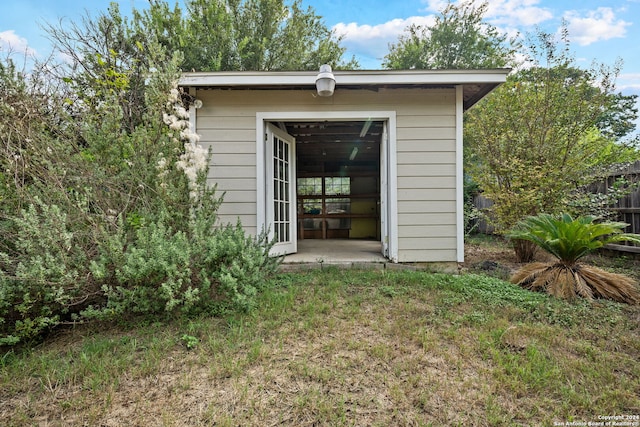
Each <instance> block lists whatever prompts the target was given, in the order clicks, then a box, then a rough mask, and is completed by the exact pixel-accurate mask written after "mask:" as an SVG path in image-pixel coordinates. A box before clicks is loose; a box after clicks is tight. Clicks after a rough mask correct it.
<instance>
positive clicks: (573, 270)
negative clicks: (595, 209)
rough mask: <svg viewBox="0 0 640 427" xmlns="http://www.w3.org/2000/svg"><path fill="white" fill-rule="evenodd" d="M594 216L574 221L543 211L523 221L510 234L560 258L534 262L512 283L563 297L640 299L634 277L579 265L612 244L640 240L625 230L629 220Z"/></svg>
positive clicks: (623, 300) (518, 273)
mask: <svg viewBox="0 0 640 427" xmlns="http://www.w3.org/2000/svg"><path fill="white" fill-rule="evenodd" d="M595 220H596V218H595V217H591V216H585V217H580V218H576V219H573V218H572V217H571V216H570V215H568V214H563V215H562V216H561V217H560V218H556V217H554V216H552V215H548V214H540V215H538V216H535V217H529V218H526V219H524V220H522V221H520V222H519V223H518V225H517V226H516V227H515V228H514V229H513V230H512V231H511V232H510V233H509V236H510V237H511V238H513V239H520V240H527V241H530V242H533V243H535V244H536V245H538V246H539V247H540V248H542V249H544V250H545V251H547V252H549V253H550V254H552V255H553V256H555V257H556V258H557V259H558V262H556V263H551V264H548V263H539V262H537V263H531V264H529V265H527V266H525V267H523V268H522V269H520V271H518V272H517V273H516V274H514V275H513V277H512V278H511V281H512V282H513V283H518V284H520V285H521V286H523V287H525V288H527V289H534V290H543V291H547V292H549V293H550V294H552V295H554V296H557V297H560V298H568V299H571V298H574V297H576V296H581V297H584V298H588V299H591V298H593V297H597V298H608V299H613V300H615V301H620V302H627V303H631V304H637V303H640V291H639V290H638V288H637V283H635V282H634V280H633V279H631V278H629V277H627V276H624V275H620V274H614V273H609V272H607V271H604V270H602V269H599V268H597V267H592V266H588V265H581V264H578V263H577V261H578V260H579V259H580V258H582V257H584V256H585V255H587V254H589V253H591V252H593V251H595V250H598V249H600V248H602V247H603V246H604V245H606V244H609V243H614V242H621V241H631V242H636V243H640V236H638V235H634V234H627V233H623V232H622V230H623V229H624V227H626V225H627V224H624V223H619V222H600V223H598V222H595Z"/></svg>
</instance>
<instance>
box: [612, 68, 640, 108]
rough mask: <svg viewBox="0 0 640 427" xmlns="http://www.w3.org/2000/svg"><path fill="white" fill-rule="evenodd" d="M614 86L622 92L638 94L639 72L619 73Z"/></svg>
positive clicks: (639, 87)
mask: <svg viewBox="0 0 640 427" xmlns="http://www.w3.org/2000/svg"><path fill="white" fill-rule="evenodd" d="M616 88H617V89H618V90H620V91H622V92H631V93H635V94H639V95H640V73H622V74H620V75H619V76H618V81H617V82H616ZM639 102H640V100H639Z"/></svg>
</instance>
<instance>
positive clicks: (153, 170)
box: [0, 45, 278, 345]
mask: <svg viewBox="0 0 640 427" xmlns="http://www.w3.org/2000/svg"><path fill="white" fill-rule="evenodd" d="M146 55H147V56H145V61H146V62H145V63H146V64H147V65H145V71H144V72H141V75H142V74H144V75H145V80H144V89H143V90H140V91H138V89H135V91H137V95H139V96H140V98H136V100H135V101H133V100H129V99H128V98H127V97H125V98H126V99H125V98H123V94H125V93H126V92H127V91H128V90H129V89H131V87H132V86H131V84H132V82H133V81H134V80H135V78H133V77H132V76H131V75H130V74H128V72H123V73H121V72H120V71H119V70H120V68H119V67H120V66H122V67H123V68H122V70H128V68H129V66H130V64H129V65H126V66H125V65H122V64H120V63H119V62H118V59H117V56H118V55H117V52H116V53H114V54H113V57H112V59H113V60H114V61H115V62H113V63H109V62H108V61H103V60H102V59H100V60H99V61H98V63H97V66H98V67H102V68H103V69H104V70H105V74H104V76H116V75H117V76H118V77H117V79H116V80H117V81H110V80H109V79H108V78H107V77H104V76H103V77H96V80H91V79H90V78H89V77H90V76H91V71H90V70H93V68H92V67H94V66H95V65H96V64H93V63H92V61H93V59H87V61H88V64H89V65H87V68H88V70H86V72H75V71H73V69H72V70H69V71H70V74H69V75H67V76H64V78H63V79H62V80H60V81H61V82H62V84H61V87H64V88H65V90H66V91H67V92H55V91H54V92H53V93H50V92H46V91H44V90H42V86H40V85H38V84H30V82H29V80H28V78H27V79H25V80H24V82H22V83H21V79H22V78H23V76H22V75H21V74H20V73H18V72H17V71H16V70H15V68H12V65H11V64H10V63H8V64H6V65H5V64H2V68H1V70H2V73H1V74H0V80H1V81H2V83H1V84H0V85H2V86H5V87H7V88H10V90H9V91H7V92H6V93H3V95H5V94H6V96H3V97H2V98H0V110H2V111H6V112H8V113H10V114H14V112H16V111H17V109H18V108H24V107H28V108H29V110H28V113H29V114H18V113H17V112H16V113H15V114H14V115H13V116H12V119H13V121H12V123H11V124H10V126H5V125H4V122H3V124H2V125H0V139H1V142H2V145H1V147H2V151H1V154H2V156H1V157H0V165H1V166H2V169H1V170H2V171H3V176H2V180H3V182H2V184H3V186H2V193H0V194H1V195H2V198H0V207H1V210H0V212H1V214H0V228H1V229H2V231H3V232H2V235H1V237H0V345H15V344H17V343H19V342H28V341H30V340H32V339H34V338H36V337H38V336H40V335H42V334H43V333H45V332H46V331H48V330H49V329H51V328H53V327H55V326H57V325H60V324H63V323H69V322H84V321H88V320H91V319H95V318H99V319H112V318H122V317H126V316H131V315H150V316H161V317H165V316H169V315H177V314H185V313H192V312H194V311H196V312H200V311H202V312H211V311H212V310H216V311H219V310H221V309H232V310H237V309H243V310H244V309H249V308H251V307H252V306H253V304H254V303H255V302H254V301H255V297H256V294H257V291H258V290H259V288H260V286H262V285H263V284H264V282H265V281H266V279H267V276H268V275H269V274H270V273H272V272H273V271H274V270H275V268H276V267H277V262H278V260H277V259H274V258H270V257H269V255H268V253H269V248H270V242H268V241H267V240H266V238H265V237H264V236H258V237H253V236H247V235H246V234H245V233H244V231H243V229H242V228H241V227H240V225H236V226H235V227H234V226H225V225H223V224H218V223H217V216H216V211H217V209H218V206H219V204H220V203H221V198H220V197H218V196H217V195H216V190H215V188H210V187H208V186H207V184H206V175H207V168H208V165H209V155H208V153H207V151H206V150H205V149H203V148H202V147H200V146H199V145H198V144H197V143H198V136H197V135H196V134H194V133H193V132H191V130H190V129H189V122H188V113H187V111H186V109H185V106H184V105H183V104H182V101H181V94H180V92H179V90H178V89H177V88H176V87H175V84H176V81H177V78H178V76H179V71H178V64H179V62H180V60H181V59H180V56H179V55H177V56H173V57H172V59H171V60H168V61H167V60H166V58H167V55H166V54H165V53H164V52H163V50H162V48H161V47H159V46H157V45H154V46H153V47H152V48H151V49H150V50H149V51H148V52H146ZM77 59H78V60H84V59H86V58H85V57H83V56H82V55H78V57H77ZM118 64H120V65H118ZM111 71H112V72H111ZM50 78H51V77H50ZM85 88H91V89H92V90H94V92H93V96H92V97H90V98H91V99H90V100H89V99H88V98H87V102H84V97H85V96H87V95H86V94H83V93H78V92H82V91H84V90H85ZM60 94H63V95H66V96H68V98H69V99H76V100H78V101H79V102H76V103H74V105H70V104H69V103H67V102H58V101H59V100H60V98H59V96H60ZM25 99H26V100H27V101H25ZM39 100H44V101H43V102H42V101H41V102H40V104H41V105H38V102H37V101H39ZM89 101H91V102H89ZM129 102H132V103H135V104H136V105H135V106H132V105H129ZM133 107H135V110H136V114H137V117H136V118H135V119H134V120H133V119H132V121H128V120H123V118H124V117H128V118H131V114H132V111H133V110H132V109H131V108H133Z"/></svg>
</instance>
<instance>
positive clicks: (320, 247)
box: [283, 239, 388, 264]
mask: <svg viewBox="0 0 640 427" xmlns="http://www.w3.org/2000/svg"><path fill="white" fill-rule="evenodd" d="M381 251H382V243H381V242H379V241H376V240H356V239H326V240H322V239H304V240H298V252H297V253H295V254H291V255H287V256H285V257H284V260H283V263H284V264H303V263H304V264H307V263H322V264H349V263H381V264H383V263H386V262H387V261H388V260H387V259H386V258H385V257H384V256H383V255H382V253H381Z"/></svg>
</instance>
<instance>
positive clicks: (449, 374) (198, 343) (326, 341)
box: [0, 269, 640, 426]
mask: <svg viewBox="0 0 640 427" xmlns="http://www.w3.org/2000/svg"><path fill="white" fill-rule="evenodd" d="M0 356H1V358H0V420H1V421H0V424H2V425H4V426H31V425H42V426H45V425H46V426H81V425H82V426H84V425H87V426H125V425H126V426H211V425H216V426H247V425H255V426H276V425H286V426H325V425H326V426H429V425H433V426H443V425H447V426H448V425H464V426H466V425H474V426H475V425H478V426H483V425H497V426H501V425H554V422H555V423H560V422H561V423H569V422H574V423H575V422H578V423H582V422H584V423H585V424H573V425H587V424H586V423H588V422H599V421H601V422H603V421H602V420H601V419H599V417H600V416H611V415H624V416H631V417H633V416H636V417H637V416H640V397H639V396H640V363H638V361H639V360H640V307H637V306H636V307H630V306H626V305H621V304H617V303H610V302H603V301H598V302H595V303H588V302H584V301H578V302H574V303H568V302H564V301H560V300H556V299H554V298H551V297H548V296H546V295H542V294H535V293H530V292H527V291H524V290H521V289H519V288H517V287H515V286H513V285H510V284H508V283H506V282H504V281H502V280H500V279H499V278H495V277H489V276H486V275H479V274H463V275H459V276H456V275H445V274H432V273H427V272H416V271H390V270H387V271H373V270H371V271H358V270H349V271H345V270H332V269H326V270H323V271H309V272H304V273H287V274H282V275H280V276H278V277H277V278H276V279H275V280H274V283H273V284H271V285H269V286H268V287H267V289H266V290H265V292H263V294H262V295H261V297H260V301H259V307H258V309H257V310H255V311H253V312H251V313H248V314H243V315H237V314H236V315H230V316H227V317H222V318H195V319H190V320H180V321H173V322H168V323H167V322H164V323H151V322H147V323H146V324H140V323H139V322H138V323H136V324H135V325H134V324H133V323H129V324H128V325H127V324H125V325H122V324H121V325H91V326H83V327H77V328H75V329H72V330H65V331H60V332H57V333H56V334H55V335H54V336H53V337H50V338H49V339H48V341H47V342H46V343H45V344H42V345H39V346H37V347H35V348H34V349H32V350H26V351H25V350H23V351H22V352H19V351H17V350H13V351H9V352H8V353H0ZM632 422H634V421H633V420H632ZM635 422H638V420H637V418H636V421H635ZM556 425H558V424H556ZM627 425H632V424H627ZM635 425H638V424H635Z"/></svg>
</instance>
